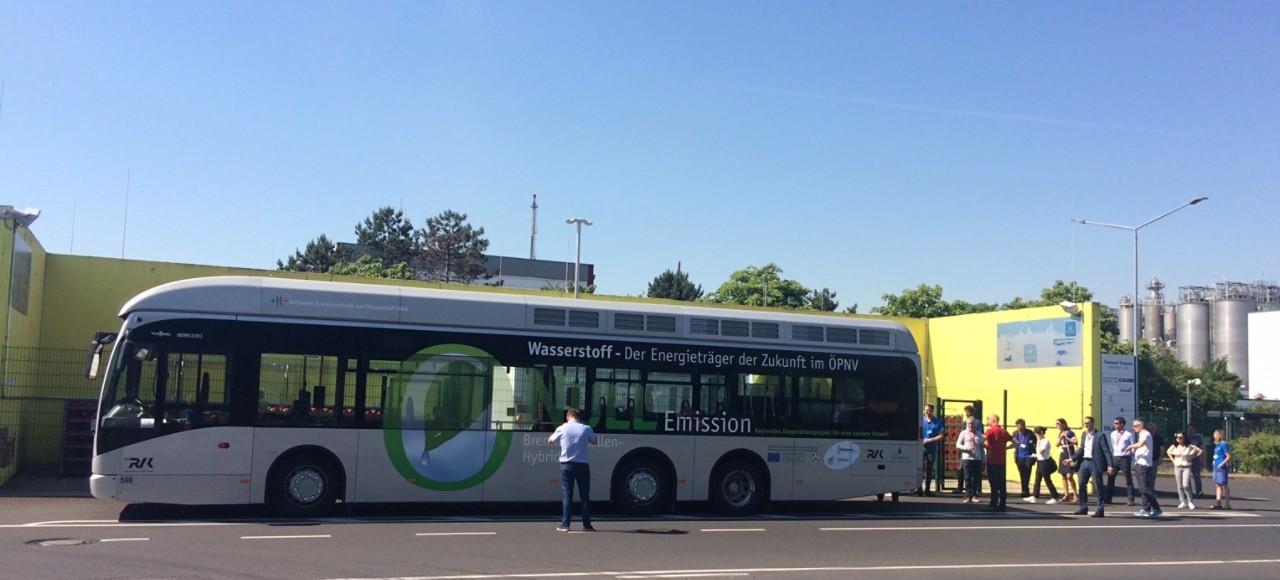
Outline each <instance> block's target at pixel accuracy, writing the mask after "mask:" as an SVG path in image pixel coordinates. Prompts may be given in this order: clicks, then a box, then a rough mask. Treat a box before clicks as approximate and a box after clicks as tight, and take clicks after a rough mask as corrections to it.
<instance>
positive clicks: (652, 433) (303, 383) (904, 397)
mask: <svg viewBox="0 0 1280 580" xmlns="http://www.w3.org/2000/svg"><path fill="white" fill-rule="evenodd" d="M120 317H121V318H123V319H124V324H123V326H122V327H121V329H120V331H119V332H113V333H99V334H98V336H97V337H96V338H95V340H94V349H93V352H92V353H91V356H90V363H89V365H88V368H87V369H86V373H87V374H88V375H89V376H91V377H93V376H95V375H96V373H97V368H98V364H97V361H98V359H99V357H100V355H101V353H103V352H104V349H105V347H106V346H107V345H108V344H111V348H110V356H109V359H108V362H107V365H106V368H105V371H104V373H103V375H104V376H103V384H102V391H101V396H100V399H99V403H98V418H97V420H96V429H95V437H94V457H93V468H92V475H91V478H90V488H91V490H92V492H93V495H94V496H95V497H98V498H107V499H115V500H122V501H130V502H156V503H172V504H267V505H269V506H272V507H273V508H274V509H275V510H277V511H278V512H279V513H281V514H284V515H287V516H293V517H313V516H316V515H320V514H323V513H326V512H327V511H328V510H330V509H331V508H332V507H333V506H334V504H335V503H338V502H342V503H344V504H354V503H378V502H535V501H556V500H558V499H559V497H560V486H559V469H558V468H559V465H558V463H559V448H558V447H557V446H555V445H550V444H548V443H547V437H548V435H549V434H550V432H551V431H552V430H554V428H555V427H556V426H557V425H559V424H560V423H562V422H563V421H564V418H565V412H566V411H567V410H568V409H570V408H576V409H579V410H580V412H581V420H582V421H583V422H584V423H586V424H588V425H591V426H592V427H593V428H594V430H595V432H596V433H597V435H598V438H599V444H598V445H597V446H595V447H593V448H592V449H591V464H592V471H593V474H594V476H593V477H592V484H591V485H592V490H591V492H592V494H591V495H592V498H593V499H596V500H606V499H607V500H608V501H610V502H612V505H613V506H614V507H615V508H616V509H617V510H618V511H620V512H622V513H626V514H636V515H649V514H655V513H660V512H662V511H666V510H671V509H673V508H674V507H675V505H676V502H709V504H710V505H711V506H714V507H715V508H716V509H717V510H719V511H721V512H723V513H726V514H733V515H745V514H752V513H756V512H759V511H761V510H762V509H765V508H766V507H767V506H768V505H769V503H770V502H774V501H791V500H804V501H809V500H816V501H823V500H840V499H846V498H853V497H861V496H867V495H872V494H879V493H886V492H894V491H900V490H904V489H911V488H914V487H915V486H916V485H917V484H918V481H919V477H920V471H919V466H920V444H919V430H920V418H919V416H918V413H917V411H918V410H919V408H920V404H921V399H922V391H921V388H922V387H921V385H922V384H921V369H920V358H919V352H918V349H917V346H916V343H915V340H914V339H913V338H912V336H911V334H910V333H909V332H908V330H907V329H906V328H905V327H904V326H902V325H901V324H898V323H895V322H892V321H888V320H875V319H866V318H861V319H858V318H852V317H843V316H835V315H826V316H824V315H817V314H802V313H799V312H796V313H792V312H780V311H764V310H741V309H731V308H716V307H707V306H697V305H692V304H691V305H673V304H669V303H663V304H658V303H649V302H626V301H606V300H598V299H593V300H574V299H568V298H559V297H543V296H537V295H521V294H511V293H500V292H493V291H467V290H445V289H433V288H411V287H401V286H390V285H377V284H359V283H341V282H319V281H304V280H292V279H278V278H265V277H261V278H260V277H210V278H197V279H191V280H184V281H179V282H173V283H169V284H164V285H161V286H158V287H156V288H153V289H151V290H148V291H146V292H143V293H142V294H139V295H138V296H136V297H134V298H133V299H131V300H130V301H128V302H127V303H126V304H125V305H124V306H123V308H122V309H121V311H120Z"/></svg>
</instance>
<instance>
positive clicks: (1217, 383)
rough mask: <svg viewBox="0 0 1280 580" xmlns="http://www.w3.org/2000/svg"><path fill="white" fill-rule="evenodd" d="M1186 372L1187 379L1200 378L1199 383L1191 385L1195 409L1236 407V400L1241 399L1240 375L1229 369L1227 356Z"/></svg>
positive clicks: (1220, 409)
mask: <svg viewBox="0 0 1280 580" xmlns="http://www.w3.org/2000/svg"><path fill="white" fill-rule="evenodd" d="M1186 374H1187V380H1190V379H1193V378H1196V379H1200V384H1199V385H1196V386H1193V387H1191V405H1192V408H1193V409H1199V410H1201V411H1226V410H1234V409H1235V408H1236V401H1237V400H1239V399H1240V377H1239V376H1237V375H1236V374H1235V373H1233V372H1231V371H1230V370H1228V369H1227V359H1226V358H1225V357H1221V358H1216V359H1213V360H1211V361H1208V362H1206V363H1204V365H1203V366H1201V367H1200V369H1199V370H1198V371H1197V370H1196V369H1194V368H1188V369H1187V370H1186ZM1183 384H1186V382H1185V381H1184V382H1183Z"/></svg>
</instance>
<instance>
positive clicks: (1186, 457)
mask: <svg viewBox="0 0 1280 580" xmlns="http://www.w3.org/2000/svg"><path fill="white" fill-rule="evenodd" d="M1201 453H1202V451H1200V448H1199V447H1196V446H1195V445H1191V444H1189V443H1188V442H1187V436H1186V435H1184V434H1182V433H1178V434H1175V435H1174V436H1173V445H1170V446H1169V449H1168V450H1167V451H1165V454H1166V455H1168V456H1169V460H1171V461H1173V486H1174V487H1176V488H1177V489H1178V507H1180V508H1186V509H1191V510H1193V509H1196V504H1195V503H1194V502H1192V501H1191V500H1192V499H1193V498H1195V495H1194V492H1195V488H1193V487H1192V483H1191V462H1192V461H1195V459H1196V458H1197V457H1200V454H1201Z"/></svg>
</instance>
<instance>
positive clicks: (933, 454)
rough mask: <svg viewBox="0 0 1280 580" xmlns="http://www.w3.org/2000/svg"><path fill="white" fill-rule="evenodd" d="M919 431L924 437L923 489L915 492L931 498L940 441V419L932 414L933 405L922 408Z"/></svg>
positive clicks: (941, 432)
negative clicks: (922, 413)
mask: <svg viewBox="0 0 1280 580" xmlns="http://www.w3.org/2000/svg"><path fill="white" fill-rule="evenodd" d="M920 431H921V434H922V435H923V436H924V438H923V440H922V443H924V487H922V488H920V489H917V490H916V495H927V496H929V497H933V473H934V469H935V468H936V467H937V463H938V442H939V441H942V434H943V429H942V418H941V417H938V416H936V415H934V414H933V405H930V404H928V403H926V404H925V406H924V416H923V417H922V418H921V420H920Z"/></svg>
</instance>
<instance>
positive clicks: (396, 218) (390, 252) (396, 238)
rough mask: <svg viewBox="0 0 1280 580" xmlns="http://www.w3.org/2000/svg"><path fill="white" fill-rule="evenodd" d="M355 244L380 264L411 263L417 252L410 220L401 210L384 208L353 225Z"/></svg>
mask: <svg viewBox="0 0 1280 580" xmlns="http://www.w3.org/2000/svg"><path fill="white" fill-rule="evenodd" d="M356 243H357V244H360V245H361V246H363V247H364V248H365V250H366V252H367V255H369V256H373V257H374V258H377V259H379V260H381V261H382V263H384V264H393V265H394V264H399V263H401V262H404V263H406V264H412V263H413V261H414V257H415V254H416V253H417V250H418V248H417V240H415V239H414V232H413V223H411V222H410V221H409V219H408V218H406V217H405V216H404V211H402V210H398V209H395V208H393V207H390V206H388V207H384V208H382V209H379V210H378V211H375V212H373V215H371V216H369V217H367V218H364V221H363V222H361V223H359V224H356Z"/></svg>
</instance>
